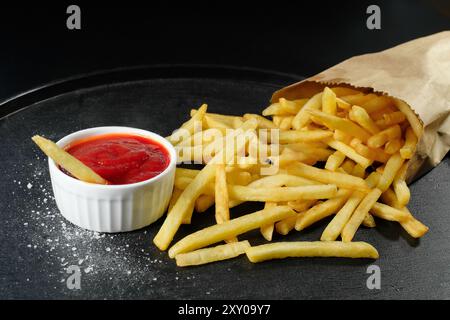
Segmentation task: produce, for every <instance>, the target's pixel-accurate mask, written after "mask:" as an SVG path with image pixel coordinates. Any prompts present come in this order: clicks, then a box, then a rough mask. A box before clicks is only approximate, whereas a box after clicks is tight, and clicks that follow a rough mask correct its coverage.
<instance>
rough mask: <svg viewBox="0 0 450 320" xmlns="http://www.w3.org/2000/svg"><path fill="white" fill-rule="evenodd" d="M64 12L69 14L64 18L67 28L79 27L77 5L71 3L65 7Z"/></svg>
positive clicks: (79, 18)
mask: <svg viewBox="0 0 450 320" xmlns="http://www.w3.org/2000/svg"><path fill="white" fill-rule="evenodd" d="M66 13H67V14H69V16H68V17H67V20H66V26H67V29H69V30H80V29H81V9H80V7H79V6H77V5H75V4H72V5H70V6H68V7H67V10H66Z"/></svg>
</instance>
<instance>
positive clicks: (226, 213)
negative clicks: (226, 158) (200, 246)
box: [215, 163, 238, 243]
mask: <svg viewBox="0 0 450 320" xmlns="http://www.w3.org/2000/svg"><path fill="white" fill-rule="evenodd" d="M215 202H216V215H215V217H216V222H217V224H221V223H224V222H225V221H228V220H230V208H229V207H228V205H229V198H228V188H227V176H226V173H225V165H224V164H223V163H218V164H216V182H215ZM225 241H226V242H227V243H230V242H237V241H238V240H237V238H230V239H227V240H225Z"/></svg>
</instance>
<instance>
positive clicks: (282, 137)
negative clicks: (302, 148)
mask: <svg viewBox="0 0 450 320" xmlns="http://www.w3.org/2000/svg"><path fill="white" fill-rule="evenodd" d="M332 135H333V133H332V132H330V131H328V130H304V131H303V130H297V131H296V130H289V131H281V130H280V133H279V137H278V139H279V143H282V144H286V143H297V142H314V141H322V140H324V139H326V138H329V137H331V136H332Z"/></svg>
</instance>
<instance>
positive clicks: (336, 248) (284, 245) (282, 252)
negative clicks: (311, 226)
mask: <svg viewBox="0 0 450 320" xmlns="http://www.w3.org/2000/svg"><path fill="white" fill-rule="evenodd" d="M245 254H246V255H247V257H248V259H249V260H250V261H251V262H253V263H256V262H262V261H266V260H271V259H284V258H294V257H296V258H298V257H340V258H371V259H378V256H379V255H378V251H377V250H376V249H375V248H374V247H373V246H371V245H370V244H368V243H366V242H348V243H345V242H341V241H315V242H278V243H270V244H263V245H260V246H256V247H249V248H247V249H246V250H245Z"/></svg>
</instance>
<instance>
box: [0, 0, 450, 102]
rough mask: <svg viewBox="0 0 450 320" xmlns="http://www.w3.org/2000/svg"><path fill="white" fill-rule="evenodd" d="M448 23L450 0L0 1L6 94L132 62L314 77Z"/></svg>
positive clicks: (1, 87) (1, 81) (0, 83)
mask: <svg viewBox="0 0 450 320" xmlns="http://www.w3.org/2000/svg"><path fill="white" fill-rule="evenodd" d="M150 3H151V4H150ZM69 4H78V5H79V6H80V7H81V12H82V29H81V30H79V31H78V30H72V31H71V30H68V29H67V28H66V19H67V17H68V15H67V14H66V8H67V6H68V5H69ZM370 4H377V5H379V6H380V8H381V20H382V22H381V27H382V28H381V30H368V29H367V27H366V19H367V17H368V14H366V9H367V6H368V5H370ZM449 28H450V2H448V1H446V0H415V1H414V0H395V1H375V0H373V1H365V0H363V1H296V3H295V5H293V4H292V2H280V1H271V2H270V3H265V2H263V1H258V2H257V1H184V2H181V1H179V2H178V1H164V2H157V1H145V2H144V1H143V2H139V1H126V2H123V1H122V2H111V1H109V2H99V1H95V2H92V1H90V2H87V1H84V2H83V1H73V2H72V1H71V2H67V1H47V2H46V1H37V2H36V1H35V2H33V4H31V2H30V3H28V2H23V3H20V2H14V6H11V5H5V4H2V5H1V7H0V40H1V45H0V100H3V99H4V98H6V97H10V96H13V95H15V94H17V93H19V92H22V91H26V90H28V89H30V88H33V87H35V86H38V85H42V84H44V83H47V82H49V81H52V80H55V79H61V78H65V77H68V76H72V75H76V74H84V73H88V72H92V71H95V70H101V69H110V68H116V67H125V66H132V65H154V64H180V63H182V64H219V65H235V66H247V67H255V68H262V69H271V70H276V71H281V72H286V73H292V74H298V75H303V76H309V75H313V74H315V73H317V72H319V71H321V70H323V69H325V68H327V67H330V66H332V65H334V64H336V63H338V62H340V61H342V60H344V59H346V58H348V57H351V56H353V55H357V54H362V53H368V52H374V51H379V50H382V49H386V48H389V47H391V46H394V45H397V44H399V43H402V42H405V41H408V40H411V39H414V38H417V37H420V36H424V35H428V34H432V33H435V32H438V31H442V30H445V29H449Z"/></svg>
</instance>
